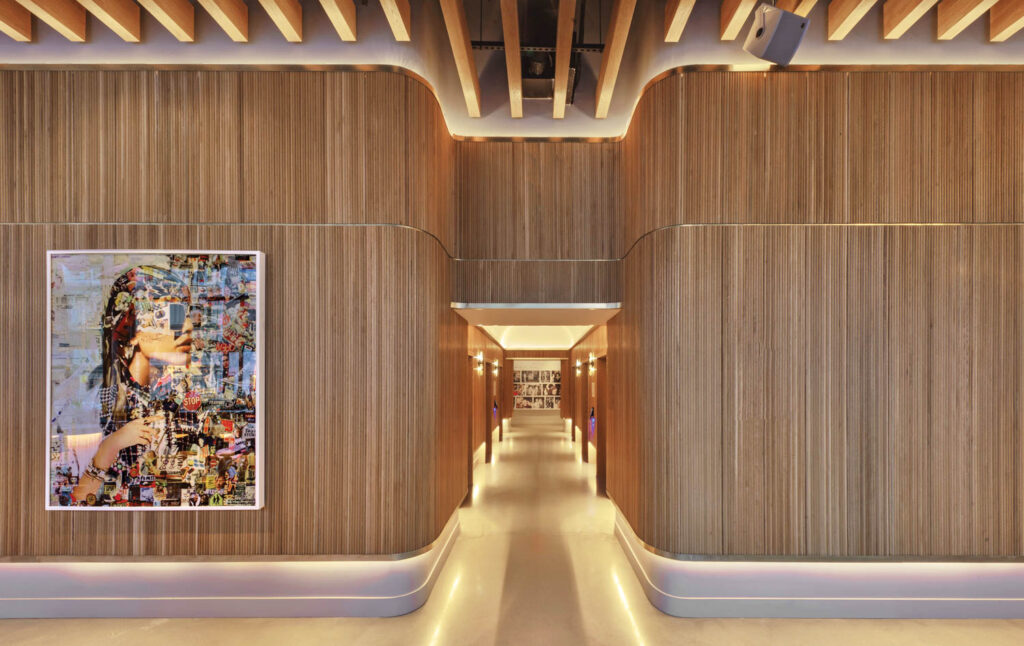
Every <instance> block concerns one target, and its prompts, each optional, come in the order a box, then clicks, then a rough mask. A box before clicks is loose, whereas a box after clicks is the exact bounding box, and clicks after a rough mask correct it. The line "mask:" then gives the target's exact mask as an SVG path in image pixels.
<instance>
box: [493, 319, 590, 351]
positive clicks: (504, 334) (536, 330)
mask: <svg viewBox="0 0 1024 646" xmlns="http://www.w3.org/2000/svg"><path fill="white" fill-rule="evenodd" d="M480 327H482V328H483V329H484V330H486V331H487V333H488V334H490V335H491V338H493V339H494V340H495V341H497V342H498V344H499V345H501V347H503V348H505V349H506V350H568V349H569V348H571V347H572V346H574V345H576V343H577V342H579V340H580V339H582V338H583V337H584V336H585V335H586V334H587V332H589V331H590V328H591V327H592V326H590V325H481V326H480Z"/></svg>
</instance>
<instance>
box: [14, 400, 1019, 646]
mask: <svg viewBox="0 0 1024 646" xmlns="http://www.w3.org/2000/svg"><path fill="white" fill-rule="evenodd" d="M526 415H528V417H527V416H525V415H524V416H521V417H517V418H516V419H515V423H514V424H513V425H512V427H511V428H510V429H509V430H508V431H506V433H505V441H503V442H501V443H500V444H498V445H496V448H495V455H496V456H497V461H496V462H495V463H494V464H491V465H478V467H477V470H476V471H475V473H474V482H475V483H476V484H475V486H474V488H473V492H472V496H470V502H469V504H468V505H467V506H466V507H464V508H463V509H461V510H460V512H459V513H460V515H461V521H462V534H461V535H460V536H459V538H458V541H457V542H456V544H455V546H454V548H453V550H452V553H451V556H450V558H449V560H448V563H447V564H446V565H445V568H444V570H443V571H442V572H441V575H440V576H439V578H438V581H437V584H436V586H435V588H434V591H433V594H432V595H431V598H430V600H429V601H428V602H427V603H426V605H425V606H424V607H423V608H421V609H420V610H419V611H417V612H414V613H411V614H409V615H406V616H404V617H396V618H391V619H355V618H324V619H199V620H196V619H189V620H182V619H172V620H167V619H158V620H153V619H134V620H123V619H109V620H108V619H70V620H8V621H0V643H3V644H54V643H73V644H75V646H91V645H101V644H102V645H103V646H110V645H112V644H127V643H133V644H146V645H147V646H162V645H165V644H167V645H171V644H174V645H175V646H180V645H181V644H217V645H218V646H231V645H239V646H260V645H262V644H275V645H276V644H320V643H323V644H355V645H370V644H402V645H405V644H409V645H417V646H418V645H420V644H424V645H429V646H442V645H444V646H449V645H461V644H467V645H469V644H472V645H478V644H479V645H490V644H515V645H517V646H544V645H547V644H571V645H573V646H576V645H582V644H607V645H609V646H611V645H615V646H628V645H632V644H636V645H638V646H656V645H661V644H729V645H732V644H787V645H799V644H823V643H827V644H829V646H843V645H845V644H865V643H870V644H872V645H873V646H883V645H887V644H929V645H935V646H943V645H947V644H948V645H953V644H956V645H958V646H959V645H961V644H985V645H986V646H989V645H991V646H999V645H1003V644H1006V645H1007V646H1009V645H1011V644H1012V645H1014V646H1018V645H1019V644H1024V622H1022V621H1016V622H1014V621H993V620H985V621H962V620H948V621H935V620H929V621H925V620H886V621H875V620H818V619H813V620H810V619H807V620H805V619H801V620H792V619H678V618H674V617H669V616H667V615H664V614H662V613H660V612H659V611H658V610H656V609H654V607H652V606H651V605H650V603H649V602H648V601H647V598H646V597H645V596H644V595H643V591H642V589H641V588H640V585H639V583H638V582H637V580H636V577H635V575H634V574H633V571H632V570H631V569H630V567H629V564H628V563H627V561H626V559H625V556H624V555H623V553H622V550H621V548H620V547H619V545H618V543H617V542H616V540H615V538H614V535H613V533H612V527H613V520H614V512H613V508H612V506H611V503H610V502H609V501H607V500H606V499H604V498H600V497H598V496H596V495H595V494H594V469H593V466H592V465H590V464H584V463H583V462H582V461H581V460H580V459H579V444H578V443H576V444H575V445H573V443H571V442H570V441H569V440H568V434H567V433H566V430H565V428H566V427H565V426H564V425H563V424H562V422H561V421H560V420H558V418H557V416H556V415H557V414H552V415H545V414H540V413H537V412H533V411H531V412H530V413H527V414H526Z"/></svg>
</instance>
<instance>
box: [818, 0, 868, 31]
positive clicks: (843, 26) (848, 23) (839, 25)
mask: <svg viewBox="0 0 1024 646" xmlns="http://www.w3.org/2000/svg"><path fill="white" fill-rule="evenodd" d="M876 2H878V0H832V2H830V3H828V39H829V40H842V39H844V38H846V35H847V34H848V33H850V30H852V29H853V28H854V27H856V26H857V23H859V22H860V19H861V18H863V17H864V14H866V13H867V12H868V9H870V8H871V7H873V6H875V3H876Z"/></svg>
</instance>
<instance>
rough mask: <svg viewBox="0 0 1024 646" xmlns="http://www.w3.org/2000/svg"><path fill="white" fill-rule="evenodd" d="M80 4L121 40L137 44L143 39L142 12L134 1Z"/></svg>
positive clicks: (98, 0)
mask: <svg viewBox="0 0 1024 646" xmlns="http://www.w3.org/2000/svg"><path fill="white" fill-rule="evenodd" d="M78 4H80V5H82V6H83V7H85V9H86V11H88V12H89V13H91V14H92V15H94V16H96V17H97V18H98V19H99V21H100V22H102V23H103V24H104V25H106V26H107V27H109V28H110V30H111V31H112V32H114V33H115V34H117V35H118V36H119V37H120V38H121V40H123V41H125V42H128V43H137V42H139V41H140V40H141V39H142V21H141V18H140V14H141V11H140V10H139V5H137V4H135V2H133V0H78Z"/></svg>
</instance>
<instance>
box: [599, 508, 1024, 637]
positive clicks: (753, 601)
mask: <svg viewBox="0 0 1024 646" xmlns="http://www.w3.org/2000/svg"><path fill="white" fill-rule="evenodd" d="M615 535H616V537H617V538H618V539H619V543H620V544H621V545H622V549H623V550H624V551H625V552H626V557H627V559H629V562H630V564H631V565H632V566H633V570H634V571H635V572H636V574H637V577H639V579H640V584H641V585H642V586H643V588H644V592H645V593H646V594H647V598H648V599H650V601H651V603H652V604H654V606H655V607H656V608H658V609H659V610H661V611H662V612H664V613H666V614H669V615H674V616H676V617H848V618H1022V617H1024V563H1016V562H1014V563H1008V562H998V563H997V562H893V561H887V562H880V561H857V562H849V561H847V562H808V561H760V560H757V561H755V560H747V561H735V560H733V561H724V560H719V561H714V560H679V559H674V558H669V557H665V556H660V555H658V554H655V553H653V552H651V551H650V550H649V549H648V548H647V546H646V545H645V544H644V543H643V541H641V540H640V539H639V538H638V537H637V535H636V534H635V533H633V530H632V528H631V527H630V526H629V523H628V522H627V521H626V519H625V517H624V516H623V515H622V512H620V511H619V510H618V508H617V507H616V518H615Z"/></svg>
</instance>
